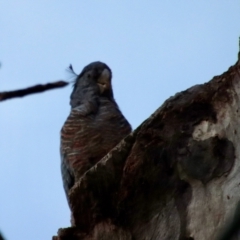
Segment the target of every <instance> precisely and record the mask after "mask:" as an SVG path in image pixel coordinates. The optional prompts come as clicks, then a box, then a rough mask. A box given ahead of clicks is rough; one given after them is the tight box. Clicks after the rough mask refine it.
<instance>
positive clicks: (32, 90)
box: [0, 81, 69, 101]
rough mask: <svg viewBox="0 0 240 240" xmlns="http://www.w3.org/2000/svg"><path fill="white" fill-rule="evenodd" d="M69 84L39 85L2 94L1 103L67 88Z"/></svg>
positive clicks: (59, 82) (60, 82) (0, 96)
mask: <svg viewBox="0 0 240 240" xmlns="http://www.w3.org/2000/svg"><path fill="white" fill-rule="evenodd" d="M68 84H69V83H68V82H65V81H57V82H52V83H47V84H38V85H35V86H32V87H28V88H24V89H20V90H15V91H8V92H0V101H4V100H7V99H10V98H16V97H24V96H26V95H29V94H34V93H40V92H44V91H47V90H51V89H55V88H61V87H65V86H67V85H68Z"/></svg>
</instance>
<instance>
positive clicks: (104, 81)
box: [97, 69, 112, 93]
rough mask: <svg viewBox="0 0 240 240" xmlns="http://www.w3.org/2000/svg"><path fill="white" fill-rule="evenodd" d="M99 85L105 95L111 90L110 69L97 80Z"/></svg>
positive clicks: (103, 72) (105, 70) (104, 71)
mask: <svg viewBox="0 0 240 240" xmlns="http://www.w3.org/2000/svg"><path fill="white" fill-rule="evenodd" d="M97 84H98V86H99V88H100V92H101V93H103V92H105V91H106V90H109V89H111V88H112V87H111V73H110V72H109V70H108V69H104V70H103V71H102V73H101V75H100V77H99V79H98V80H97Z"/></svg>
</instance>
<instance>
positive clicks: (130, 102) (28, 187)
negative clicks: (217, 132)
mask: <svg viewBox="0 0 240 240" xmlns="http://www.w3.org/2000/svg"><path fill="white" fill-rule="evenodd" d="M239 13H240V3H239V1H238V0H230V1H229V0H228V1H226V0H208V1H207V0H205V1H196V0H195V1H194V0H181V1H179V0H178V1H176V0H172V1H167V0H163V1H159V0H158V1H157V0H153V1H139V0H138V1H137V0H132V1H106V0H102V1H100V0H99V1H96V0H95V1H92V0H89V1H81V0H78V1H76V0H75V1H73V0H68V1H64V0H60V1H59V0H58V1H57V0H52V1H49V0H41V1H40V0H35V1H32V0H5V1H1V2H0V62H1V64H2V65H1V68H0V91H6V90H15V89H18V88H23V87H28V86H32V85H35V84H38V83H47V82H51V81H55V80H59V79H64V80H67V79H68V75H67V74H66V71H65V69H66V68H67V67H68V66H69V64H70V63H71V64H72V65H73V67H74V69H75V71H76V72H78V73H79V72H80V71H81V70H82V68H83V67H84V66H85V65H87V64H89V63H90V62H93V61H98V60H100V61H103V62H105V63H106V64H108V65H109V67H110V68H111V69H112V72H113V80H112V81H113V88H114V93H115V99H116V101H117V102H118V104H119V106H120V108H121V110H122V112H123V113H124V115H125V117H126V118H127V119H128V120H129V122H130V123H131V124H132V126H133V128H136V127H137V126H138V125H139V124H141V122H143V121H144V120H145V119H146V118H148V117H149V116H150V115H151V114H152V113H153V112H154V111H155V110H156V109H157V108H158V107H159V106H160V105H161V104H162V103H163V101H165V100H166V99H167V98H169V97H170V96H172V95H174V94H175V93H176V92H179V91H182V90H185V89H186V88H189V87H191V86H193V85H195V84H201V83H204V82H207V81H209V80H210V79H211V78H212V77H213V76H215V75H220V74H222V73H223V72H224V71H226V70H227V69H228V67H230V66H231V65H233V64H234V63H235V62H236V60H237V53H238V37H239V36H240V15H239ZM71 91H72V87H71V86H69V87H66V88H64V89H58V90H52V91H48V92H45V93H42V94H35V95H31V96H27V97H25V98H22V99H21V98H19V99H12V100H9V101H5V102H2V103H0V116H1V117H0V133H1V134H0V152H1V160H0V192H1V198H0V229H1V231H2V232H3V233H4V235H5V236H6V238H7V239H8V240H21V239H24V240H25V239H27V240H28V239H29V240H30V239H35V240H44V239H51V237H52V235H54V234H56V232H57V230H58V228H60V227H68V226H70V221H69V219H70V212H69V209H68V205H67V201H66V199H65V195H64V191H63V187H62V180H61V175H60V156H59V142H60V137H59V131H60V129H61V126H62V125H63V123H64V121H65V119H66V118H67V116H68V114H69V111H70V106H69V96H70V93H71Z"/></svg>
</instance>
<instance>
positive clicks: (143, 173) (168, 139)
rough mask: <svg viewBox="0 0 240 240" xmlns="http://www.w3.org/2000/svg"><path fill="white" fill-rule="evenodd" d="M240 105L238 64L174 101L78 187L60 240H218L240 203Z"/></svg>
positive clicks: (194, 87)
mask: <svg viewBox="0 0 240 240" xmlns="http://www.w3.org/2000/svg"><path fill="white" fill-rule="evenodd" d="M239 107H240V65H239V64H238V63H237V64H235V65H234V66H232V67H230V68H229V69H228V71H226V72H225V73H223V74H222V75H220V76H216V77H214V78H213V79H212V80H211V81H209V82H208V83H205V84H202V85H196V86H193V87H191V88H189V89H187V90H186V91H183V92H180V93H177V94H176V95H175V96H173V97H171V98H169V99H168V100H167V101H165V103H164V104H163V105H162V106H161V107H160V108H159V109H157V110H156V112H155V113H154V114H153V115H152V116H151V117H150V118H148V119H147V120H146V121H144V122H143V123H142V124H141V125H140V126H139V127H138V128H137V129H136V130H135V131H134V132H133V133H132V134H130V135H129V136H127V137H126V138H125V139H124V140H123V141H122V142H121V143H119V145H118V146H116V147H115V148H114V149H113V150H112V151H111V152H109V154H108V155H106V156H105V157H104V158H103V159H102V160H101V161H100V162H99V163H97V164H96V165H95V166H94V167H93V168H91V169H90V170H89V171H88V172H86V173H85V175H84V176H83V177H82V178H81V180H80V181H79V182H77V183H76V184H75V186H74V187H73V188H72V189H71V191H70V193H69V197H70V204H71V208H72V212H73V217H74V219H75V224H76V226H75V227H70V228H66V229H60V230H59V231H58V236H56V237H54V238H53V239H56V240H65V239H76V240H78V239H79V240H80V239H84V240H90V239H91V240H95V239H103V240H110V239H119V240H120V239H122V240H125V239H126V240H130V239H132V240H134V239H136V240H150V239H161V240H176V239H179V240H203V239H204V240H212V239H216V237H217V236H218V234H219V231H220V230H221V229H222V227H223V226H224V225H225V224H226V221H227V220H228V219H229V218H230V217H231V215H232V214H233V211H234V209H235V207H236V204H237V202H238V200H239V199H240V174H239V172H240V147H239V142H240V130H239V125H240V109H239ZM235 239H240V238H237V237H235Z"/></svg>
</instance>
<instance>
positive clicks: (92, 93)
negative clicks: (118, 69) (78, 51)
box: [71, 62, 113, 106]
mask: <svg viewBox="0 0 240 240" xmlns="http://www.w3.org/2000/svg"><path fill="white" fill-rule="evenodd" d="M111 79H112V72H111V69H110V68H109V67H108V66H107V65H106V64H105V63H102V62H93V63H90V64H89V65H87V66H86V67H84V68H83V70H82V72H81V73H80V74H79V75H78V76H77V78H76V81H75V83H74V88H73V92H72V94H71V105H72V106H73V105H74V106H76V105H79V104H81V103H83V102H84V100H86V99H89V100H90V99H91V98H96V97H101V96H102V97H107V98H109V99H113V91H112V84H111Z"/></svg>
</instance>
